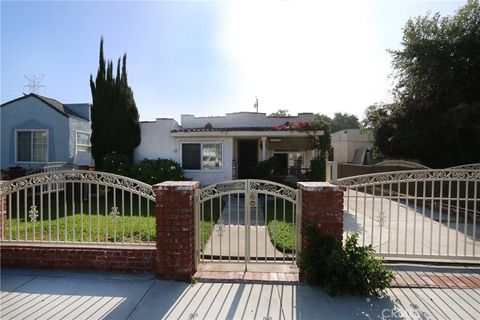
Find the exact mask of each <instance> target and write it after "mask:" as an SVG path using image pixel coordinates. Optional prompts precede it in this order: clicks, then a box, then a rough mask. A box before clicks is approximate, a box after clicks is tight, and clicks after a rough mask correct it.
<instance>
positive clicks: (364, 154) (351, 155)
mask: <svg viewBox="0 0 480 320" xmlns="http://www.w3.org/2000/svg"><path fill="white" fill-rule="evenodd" d="M331 144H332V149H333V159H330V160H333V161H336V162H339V163H355V164H370V161H371V154H370V150H371V148H372V139H371V138H370V137H369V136H368V135H366V134H363V133H362V132H361V131H360V129H345V130H340V131H337V132H334V133H332V134H331Z"/></svg>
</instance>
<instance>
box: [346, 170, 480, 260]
mask: <svg viewBox="0 0 480 320" xmlns="http://www.w3.org/2000/svg"><path fill="white" fill-rule="evenodd" d="M479 182H480V170H475V169H468V170H465V169H443V170H409V171H397V172H386V173H376V174H370V175H362V176H355V177H349V178H343V179H338V184H339V185H343V186H345V187H346V191H345V198H344V212H345V213H344V233H345V235H348V234H350V233H353V232H356V233H358V234H359V242H360V244H362V245H372V246H373V247H374V249H375V250H376V252H377V253H378V254H379V255H382V256H384V257H386V258H397V259H398V258H400V259H402V260H420V259H428V260H432V259H433V260H448V261H450V262H452V261H461V260H468V261H477V262H478V261H480V260H479V258H480V243H479V237H480V223H479V221H478V220H479V219H480V215H479V214H478V210H479V208H480V186H479Z"/></svg>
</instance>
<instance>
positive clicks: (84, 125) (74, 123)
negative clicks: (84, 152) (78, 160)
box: [68, 117, 92, 163]
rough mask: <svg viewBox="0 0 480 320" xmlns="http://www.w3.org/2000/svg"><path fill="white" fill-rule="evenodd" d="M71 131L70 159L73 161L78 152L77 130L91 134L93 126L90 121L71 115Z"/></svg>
mask: <svg viewBox="0 0 480 320" xmlns="http://www.w3.org/2000/svg"><path fill="white" fill-rule="evenodd" d="M69 131H70V139H69V140H70V146H69V149H68V153H69V161H68V162H72V163H73V160H74V158H75V154H76V151H77V150H76V145H77V131H81V132H86V133H89V134H91V133H92V128H91V125H90V122H88V121H85V120H82V119H79V118H75V117H70V118H69Z"/></svg>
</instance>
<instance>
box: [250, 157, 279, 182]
mask: <svg viewBox="0 0 480 320" xmlns="http://www.w3.org/2000/svg"><path fill="white" fill-rule="evenodd" d="M284 171H285V170H282V169H281V164H280V163H279V162H278V161H277V160H276V159H275V158H273V157H271V158H270V159H268V160H264V161H260V162H259V163H258V164H257V165H256V167H255V176H254V177H253V178H255V179H263V180H268V181H274V182H279V183H284V182H285V175H286V172H284Z"/></svg>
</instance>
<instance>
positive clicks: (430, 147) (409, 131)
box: [363, 0, 480, 167]
mask: <svg viewBox="0 0 480 320" xmlns="http://www.w3.org/2000/svg"><path fill="white" fill-rule="evenodd" d="M402 46H403V47H402V48H401V49H400V50H394V51H390V52H391V55H392V57H393V69H394V76H395V79H396V85H395V87H394V103H393V104H390V105H385V104H379V105H375V106H371V107H369V108H368V109H367V111H366V117H365V120H364V122H363V126H364V127H365V128H367V129H369V130H371V132H372V136H373V137H374V144H375V148H376V150H377V151H378V153H380V154H383V155H384V156H386V157H391V158H400V159H416V160H420V161H421V162H422V163H424V164H426V165H428V166H430V167H448V166H452V165H456V164H462V163H470V162H479V161H480V4H479V1H478V0H469V1H468V3H467V4H466V5H465V6H463V7H461V8H460V9H459V10H458V11H457V12H456V13H455V15H453V16H451V17H441V16H440V14H438V13H437V14H433V15H432V14H427V15H426V16H420V17H417V18H414V19H409V20H408V22H407V23H406V25H405V27H404V29H403V40H402Z"/></svg>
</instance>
